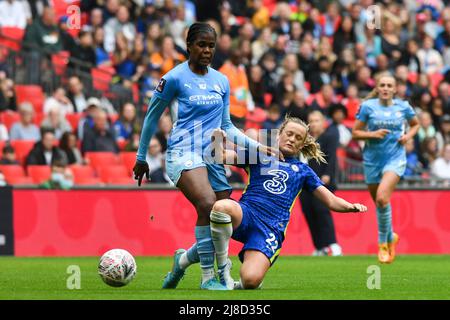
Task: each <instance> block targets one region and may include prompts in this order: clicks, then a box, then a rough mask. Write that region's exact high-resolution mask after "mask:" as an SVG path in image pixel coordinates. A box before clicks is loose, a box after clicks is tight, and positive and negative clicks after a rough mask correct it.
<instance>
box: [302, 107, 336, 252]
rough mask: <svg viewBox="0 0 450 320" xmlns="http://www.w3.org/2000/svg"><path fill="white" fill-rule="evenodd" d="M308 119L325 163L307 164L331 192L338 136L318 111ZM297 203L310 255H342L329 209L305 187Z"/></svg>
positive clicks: (333, 185) (312, 161)
mask: <svg viewBox="0 0 450 320" xmlns="http://www.w3.org/2000/svg"><path fill="white" fill-rule="evenodd" d="M308 120H309V129H310V130H309V132H310V134H311V135H312V136H313V137H314V138H315V139H316V141H317V143H319V145H320V149H321V150H322V151H323V153H324V154H325V159H326V160H327V162H325V163H319V162H317V161H315V160H313V159H311V160H309V161H308V165H309V166H310V167H311V169H312V170H313V171H314V172H315V173H316V174H317V175H318V176H319V178H320V179H321V181H322V183H323V184H324V186H325V187H327V188H328V189H329V190H330V191H331V192H334V191H335V190H336V171H337V157H336V150H337V147H338V145H339V137H338V135H336V134H335V133H333V132H332V131H329V130H328V129H326V120H325V117H324V115H323V114H322V113H321V112H320V111H317V110H316V111H313V112H311V113H310V114H309V116H308ZM300 203H301V205H302V211H303V213H304V215H305V218H306V221H307V222H308V226H309V230H310V232H311V236H312V239H313V243H314V247H315V251H314V255H328V254H330V255H333V256H335V255H342V249H341V247H340V246H339V245H338V244H337V240H336V232H335V229H334V222H333V217H332V216H331V213H330V210H328V208H326V207H325V206H324V205H323V204H322V203H321V202H320V201H319V200H318V199H317V198H315V197H314V196H313V194H312V193H310V192H308V191H307V190H303V191H302V192H301V194H300Z"/></svg>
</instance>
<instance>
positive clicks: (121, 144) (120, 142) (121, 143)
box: [117, 139, 128, 151]
mask: <svg viewBox="0 0 450 320" xmlns="http://www.w3.org/2000/svg"><path fill="white" fill-rule="evenodd" d="M127 143H128V140H125V139H120V140H117V145H118V146H119V150H120V151H123V150H124V149H125V146H126V145H127Z"/></svg>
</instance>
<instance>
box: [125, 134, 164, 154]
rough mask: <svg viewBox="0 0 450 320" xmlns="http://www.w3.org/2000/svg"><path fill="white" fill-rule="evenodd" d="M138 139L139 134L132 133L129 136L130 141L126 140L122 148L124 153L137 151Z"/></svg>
mask: <svg viewBox="0 0 450 320" xmlns="http://www.w3.org/2000/svg"><path fill="white" fill-rule="evenodd" d="M140 137H141V134H140V132H134V133H133V134H131V137H130V139H128V142H127V144H126V145H125V147H124V151H138V149H139V139H140ZM158 141H159V140H158Z"/></svg>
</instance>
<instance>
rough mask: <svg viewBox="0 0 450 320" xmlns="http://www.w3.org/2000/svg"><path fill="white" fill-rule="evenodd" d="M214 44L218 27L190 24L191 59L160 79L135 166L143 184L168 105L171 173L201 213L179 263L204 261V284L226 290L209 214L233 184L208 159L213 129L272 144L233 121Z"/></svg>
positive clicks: (178, 272) (167, 283)
mask: <svg viewBox="0 0 450 320" xmlns="http://www.w3.org/2000/svg"><path fill="white" fill-rule="evenodd" d="M215 46H216V32H215V30H214V29H213V28H212V27H211V26H210V25H208V24H206V23H194V24H193V25H192V26H191V27H190V28H189V31H188V35H187V51H188V53H189V60H188V61H187V62H184V63H182V64H179V65H178V66H176V67H175V68H174V69H172V70H171V71H169V72H168V73H167V74H165V75H164V76H163V77H162V79H161V80H160V82H159V85H158V86H157V88H156V90H155V93H154V96H153V97H152V99H151V101H150V103H149V107H148V111H147V114H146V116H145V119H144V125H143V129H142V134H141V139H140V143H139V150H138V152H137V160H136V164H135V166H134V168H133V171H134V175H135V179H137V180H138V185H141V182H142V179H143V177H144V175H146V177H147V179H149V168H148V164H147V162H146V160H145V155H146V152H147V148H148V144H149V141H150V138H151V137H152V135H153V134H154V133H155V129H156V126H157V123H158V119H159V118H160V117H161V114H162V113H163V112H164V110H165V109H166V107H168V106H169V107H170V112H171V115H172V120H173V122H174V125H173V128H172V131H171V134H170V137H169V140H168V148H167V155H166V168H167V174H168V175H169V177H170V179H171V180H172V181H173V183H174V184H175V185H176V186H177V187H178V188H179V189H180V190H181V191H182V192H183V194H184V195H185V196H186V198H187V199H188V200H189V201H190V202H191V203H192V204H193V205H194V207H195V209H196V211H197V215H198V219H197V224H196V228H195V238H196V243H195V244H194V245H193V246H192V247H191V248H190V249H189V250H188V251H186V252H185V251H184V250H181V251H177V252H176V254H175V260H176V261H177V262H178V261H179V262H180V265H181V266H185V265H189V264H190V263H194V262H200V266H201V269H202V282H201V288H202V289H209V290H224V289H225V288H224V287H223V286H222V285H220V283H219V282H218V281H217V279H216V277H215V272H214V245H213V242H212V240H211V231H210V227H209V214H210V211H211V209H212V206H213V204H214V202H215V201H216V200H217V199H226V198H228V197H229V195H230V192H231V187H230V185H229V184H228V182H227V180H226V177H225V170H224V168H223V165H219V164H214V163H210V162H207V161H205V155H208V152H209V149H208V146H209V145H210V144H211V132H212V131H213V130H214V129H217V128H221V129H223V130H225V131H226V132H227V134H228V135H229V136H231V137H232V138H233V139H235V140H236V142H237V144H239V145H241V146H244V147H246V148H249V149H251V150H253V149H254V150H256V149H259V150H261V151H262V152H267V153H272V149H271V148H269V147H265V146H262V145H260V144H259V143H257V142H256V141H254V140H251V139H249V138H247V137H246V136H245V135H244V134H243V133H241V132H240V131H239V130H238V129H236V128H235V127H234V126H233V124H232V123H231V121H230V112H229V95H230V87H229V83H228V80H227V78H226V77H225V76H224V75H222V74H221V73H219V72H218V71H216V70H214V69H212V68H210V67H209V66H208V65H209V64H210V63H211V60H212V58H213V55H214V51H215ZM174 265H176V266H178V265H179V264H178V263H176V264H174ZM183 275H184V269H183V268H176V269H173V270H172V272H169V273H168V275H167V276H166V278H165V280H164V283H163V288H175V287H176V286H177V284H178V281H179V280H180V279H181V277H182V276H183Z"/></svg>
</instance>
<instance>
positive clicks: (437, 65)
mask: <svg viewBox="0 0 450 320" xmlns="http://www.w3.org/2000/svg"><path fill="white" fill-rule="evenodd" d="M433 45H434V40H433V38H432V37H430V36H428V35H427V36H425V39H424V40H423V47H422V48H420V49H419V50H418V51H417V57H418V58H419V61H420V68H421V70H422V72H424V73H425V74H434V73H437V72H439V71H440V70H442V68H443V66H444V62H443V60H442V56H441V54H440V53H439V51H437V50H436V49H434V48H433Z"/></svg>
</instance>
